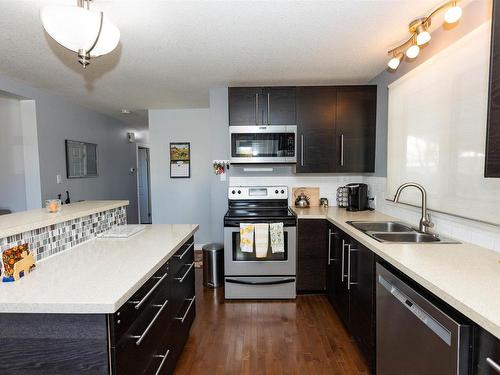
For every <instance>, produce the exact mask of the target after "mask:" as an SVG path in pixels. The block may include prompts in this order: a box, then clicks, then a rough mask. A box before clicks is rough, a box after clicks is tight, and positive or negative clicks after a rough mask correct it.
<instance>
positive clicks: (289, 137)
mask: <svg viewBox="0 0 500 375" xmlns="http://www.w3.org/2000/svg"><path fill="white" fill-rule="evenodd" d="M231 156H232V157H294V156H295V134H294V133H233V134H231Z"/></svg>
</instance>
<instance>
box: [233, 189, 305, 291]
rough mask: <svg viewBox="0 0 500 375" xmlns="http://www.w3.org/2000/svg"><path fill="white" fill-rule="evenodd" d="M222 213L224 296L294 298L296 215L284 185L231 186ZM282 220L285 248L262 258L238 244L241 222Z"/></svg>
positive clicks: (275, 221) (277, 221)
mask: <svg viewBox="0 0 500 375" xmlns="http://www.w3.org/2000/svg"><path fill="white" fill-rule="evenodd" d="M228 197H229V210H228V211H227V213H226V215H225V216H224V272H225V276H224V284H225V297H226V299H244V298H252V299H253V298H257V299H260V298H268V299H288V298H295V297H296V292H295V280H296V271H295V270H296V256H297V233H296V231H297V224H296V223H297V217H296V215H295V214H294V213H293V212H292V210H290V209H289V208H288V188H287V187H286V186H258V187H257V186H230V187H229V190H228ZM279 222H282V223H283V235H284V252H280V253H273V252H272V251H271V245H270V241H269V248H268V252H267V256H266V257H265V258H257V257H256V253H255V251H253V252H243V251H242V250H241V248H240V223H279Z"/></svg>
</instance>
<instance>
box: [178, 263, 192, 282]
mask: <svg viewBox="0 0 500 375" xmlns="http://www.w3.org/2000/svg"><path fill="white" fill-rule="evenodd" d="M193 266H194V262H193V263H191V264H190V265H189V268H188V269H187V271H186V272H185V273H184V275H182V277H175V278H174V279H175V280H177V281H179V282H180V283H182V282H183V281H184V279H185V278H186V276H187V275H188V273H189V271H191V268H193Z"/></svg>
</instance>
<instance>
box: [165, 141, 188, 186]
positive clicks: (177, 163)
mask: <svg viewBox="0 0 500 375" xmlns="http://www.w3.org/2000/svg"><path fill="white" fill-rule="evenodd" d="M189 177H191V145H190V143H189V142H171V143H170V178H189Z"/></svg>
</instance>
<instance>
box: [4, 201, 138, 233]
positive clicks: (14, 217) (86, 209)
mask: <svg viewBox="0 0 500 375" xmlns="http://www.w3.org/2000/svg"><path fill="white" fill-rule="evenodd" d="M128 204H129V201H127V200H113V201H112V200H109V201H83V202H76V203H71V204H65V205H62V207H61V211H60V212H57V213H50V212H47V210H46V209H45V208H38V209H35V210H29V211H22V212H16V213H13V214H8V215H1V216H0V238H4V237H7V236H11V235H13V234H18V233H23V232H26V231H29V230H33V229H38V228H43V227H46V226H49V225H53V224H57V223H62V222H64V221H68V220H73V219H76V218H78V217H82V216H88V215H93V214H95V213H98V212H103V211H107V210H111V209H113V208H117V207H122V206H128Z"/></svg>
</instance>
